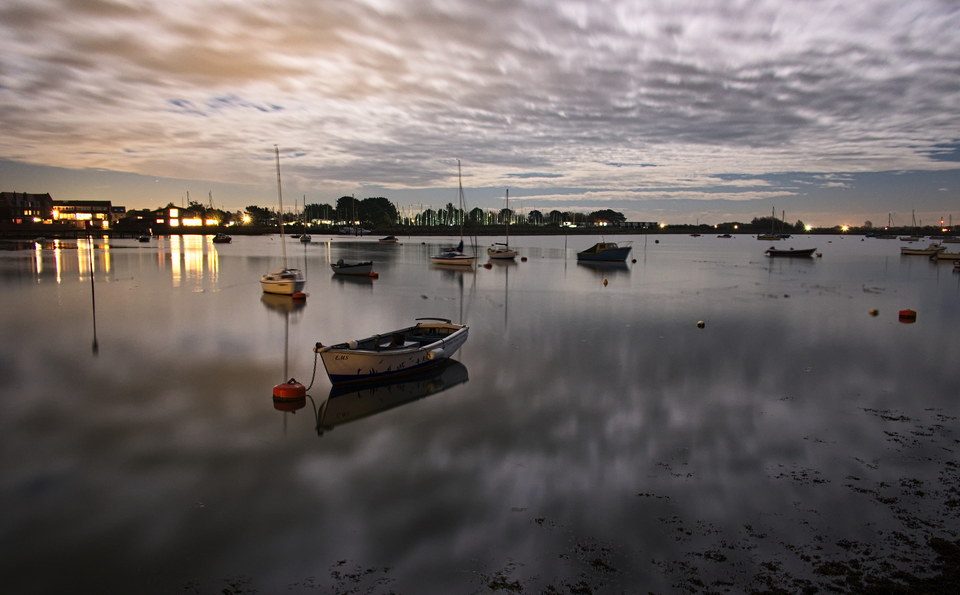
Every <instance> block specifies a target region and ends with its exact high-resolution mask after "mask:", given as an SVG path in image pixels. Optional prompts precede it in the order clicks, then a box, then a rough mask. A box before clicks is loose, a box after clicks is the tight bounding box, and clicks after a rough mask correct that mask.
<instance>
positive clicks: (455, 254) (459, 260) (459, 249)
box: [430, 159, 477, 266]
mask: <svg viewBox="0 0 960 595" xmlns="http://www.w3.org/2000/svg"><path fill="white" fill-rule="evenodd" d="M457 180H458V183H459V186H460V193H459V201H460V243H459V244H457V246H456V247H455V248H446V249H444V250H443V252H441V253H440V254H436V255H434V256H431V257H430V262H432V263H434V264H448V265H456V266H473V263H474V261H475V260H476V259H477V257H476V255H469V254H465V253H464V252H463V216H464V215H465V213H464V211H463V204H464V200H463V176H462V175H461V173H460V160H459V159H457Z"/></svg>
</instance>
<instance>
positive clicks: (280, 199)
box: [273, 145, 287, 268]
mask: <svg viewBox="0 0 960 595" xmlns="http://www.w3.org/2000/svg"><path fill="white" fill-rule="evenodd" d="M273 150H274V152H275V153H276V155H277V202H278V203H280V252H281V253H282V254H283V268H287V244H286V242H285V241H284V239H283V192H281V191H280V147H278V146H277V145H273Z"/></svg>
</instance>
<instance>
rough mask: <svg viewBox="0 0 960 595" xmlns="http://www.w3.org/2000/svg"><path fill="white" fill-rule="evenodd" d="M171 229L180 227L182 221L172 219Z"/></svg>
mask: <svg viewBox="0 0 960 595" xmlns="http://www.w3.org/2000/svg"><path fill="white" fill-rule="evenodd" d="M170 227H180V220H179V219H171V220H170Z"/></svg>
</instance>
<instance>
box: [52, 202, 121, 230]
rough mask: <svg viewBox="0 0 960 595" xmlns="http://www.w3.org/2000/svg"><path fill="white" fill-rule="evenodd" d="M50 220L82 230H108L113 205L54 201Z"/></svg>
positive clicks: (111, 218)
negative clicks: (70, 224) (72, 225)
mask: <svg viewBox="0 0 960 595" xmlns="http://www.w3.org/2000/svg"><path fill="white" fill-rule="evenodd" d="M52 218H53V220H54V221H60V222H65V223H72V224H74V225H75V226H76V227H78V228H82V229H90V228H99V229H110V226H111V225H112V223H113V222H114V218H113V205H112V204H111V202H110V201H109V200H55V201H53V215H52Z"/></svg>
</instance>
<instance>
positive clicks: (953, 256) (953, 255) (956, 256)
mask: <svg viewBox="0 0 960 595" xmlns="http://www.w3.org/2000/svg"><path fill="white" fill-rule="evenodd" d="M930 259H931V260H936V261H937V262H940V261H941V260H942V261H944V262H947V261H951V260H954V261H956V260H960V252H947V251H946V250H943V251H940V252H937V253H936V254H934V255H933V256H931V257H930Z"/></svg>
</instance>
